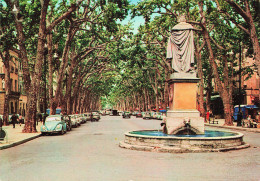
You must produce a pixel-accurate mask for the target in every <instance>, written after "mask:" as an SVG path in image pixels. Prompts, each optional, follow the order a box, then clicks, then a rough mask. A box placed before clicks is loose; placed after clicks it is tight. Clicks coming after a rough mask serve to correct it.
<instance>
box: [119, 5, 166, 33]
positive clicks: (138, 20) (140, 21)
mask: <svg viewBox="0 0 260 181" xmlns="http://www.w3.org/2000/svg"><path fill="white" fill-rule="evenodd" d="M142 1H143V0H130V4H132V5H137V4H138V3H139V2H142ZM158 10H159V9H155V12H157V11H158ZM161 12H165V10H164V9H161ZM131 16H132V14H131V11H129V13H128V16H127V18H126V19H124V20H123V21H120V20H118V23H120V24H122V25H127V24H129V23H130V24H131V26H132V30H131V32H133V33H134V34H137V33H138V28H139V27H140V26H141V25H144V24H145V19H144V17H143V16H135V17H134V18H131ZM156 16H160V14H159V13H153V14H152V15H151V21H152V20H153V19H154V18H155V17H156Z"/></svg>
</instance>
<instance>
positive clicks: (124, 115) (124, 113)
mask: <svg viewBox="0 0 260 181" xmlns="http://www.w3.org/2000/svg"><path fill="white" fill-rule="evenodd" d="M122 117H123V118H131V114H130V112H127V111H126V112H123V115H122Z"/></svg>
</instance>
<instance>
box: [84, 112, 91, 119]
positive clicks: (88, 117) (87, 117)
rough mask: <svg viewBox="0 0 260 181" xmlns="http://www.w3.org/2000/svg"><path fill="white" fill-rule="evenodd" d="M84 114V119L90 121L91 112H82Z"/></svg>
mask: <svg viewBox="0 0 260 181" xmlns="http://www.w3.org/2000/svg"><path fill="white" fill-rule="evenodd" d="M84 116H85V117H86V121H91V113H84Z"/></svg>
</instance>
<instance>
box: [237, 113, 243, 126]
mask: <svg viewBox="0 0 260 181" xmlns="http://www.w3.org/2000/svg"><path fill="white" fill-rule="evenodd" d="M242 119H243V114H242V112H241V111H239V112H238V114H237V126H242V124H241V123H242Z"/></svg>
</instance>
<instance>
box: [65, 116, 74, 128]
mask: <svg viewBox="0 0 260 181" xmlns="http://www.w3.org/2000/svg"><path fill="white" fill-rule="evenodd" d="M63 119H64V121H65V122H66V125H67V131H71V129H72V122H71V118H70V117H69V116H68V115H64V116H63Z"/></svg>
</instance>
